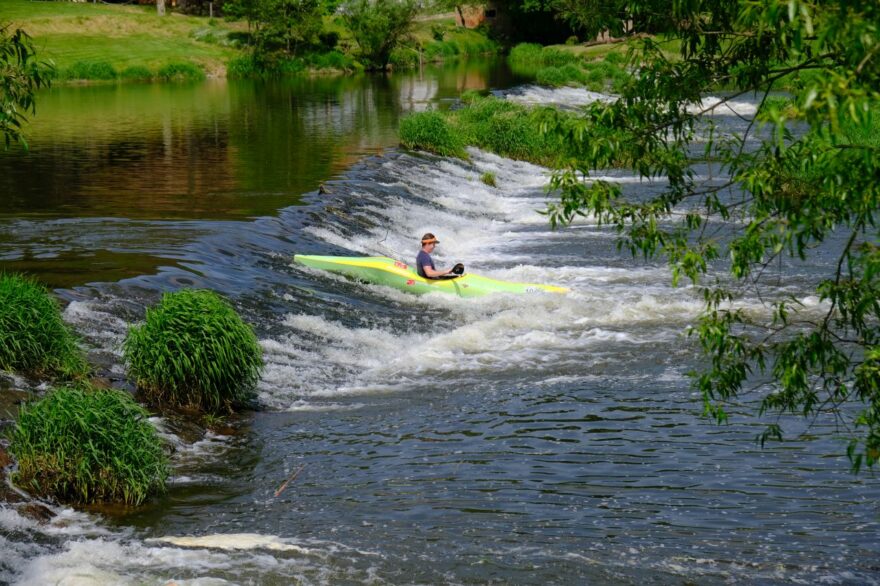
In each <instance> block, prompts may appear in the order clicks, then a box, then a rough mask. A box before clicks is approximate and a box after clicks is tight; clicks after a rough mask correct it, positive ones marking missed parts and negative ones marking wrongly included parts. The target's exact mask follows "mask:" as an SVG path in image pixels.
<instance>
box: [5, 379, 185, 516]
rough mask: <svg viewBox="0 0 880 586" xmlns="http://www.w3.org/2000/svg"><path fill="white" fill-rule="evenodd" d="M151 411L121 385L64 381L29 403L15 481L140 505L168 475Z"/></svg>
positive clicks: (63, 497)
mask: <svg viewBox="0 0 880 586" xmlns="http://www.w3.org/2000/svg"><path fill="white" fill-rule="evenodd" d="M148 416H149V414H148V413H147V412H146V410H144V409H143V407H141V406H139V405H138V404H137V403H135V402H134V400H133V399H132V398H131V396H129V395H128V394H126V393H124V392H122V391H118V390H115V389H86V388H59V389H56V390H53V391H52V392H50V393H49V394H48V395H47V396H46V397H44V398H42V399H40V400H37V401H32V402H29V403H26V404H24V405H23V406H22V408H21V411H20V412H19V416H18V419H17V421H16V424H15V427H14V428H13V430H12V434H11V436H12V437H11V443H10V446H9V451H10V452H11V453H12V454H13V455H14V456H15V457H16V459H17V460H18V470H17V472H16V473H15V474H14V475H13V477H12V478H13V482H15V484H17V485H18V486H20V487H22V488H24V489H26V490H28V491H30V492H32V493H33V494H35V495H38V496H42V497H53V498H56V499H58V500H60V501H63V502H71V503H80V504H85V503H95V502H102V501H111V502H122V503H126V504H132V505H138V504H141V503H142V502H144V500H146V499H147V498H148V497H149V496H150V495H151V494H154V493H157V492H161V491H162V490H164V487H165V479H166V478H167V477H168V462H167V458H166V457H165V453H164V451H163V448H162V443H161V441H160V438H159V437H158V435H157V433H156V430H155V428H153V426H152V425H150V423H149V422H148V421H147V417H148Z"/></svg>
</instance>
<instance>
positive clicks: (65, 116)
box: [0, 65, 880, 584]
mask: <svg viewBox="0 0 880 586" xmlns="http://www.w3.org/2000/svg"><path fill="white" fill-rule="evenodd" d="M517 83H518V81H517V80H514V79H511V78H510V77H509V76H508V75H506V74H505V73H504V71H503V70H499V69H494V68H492V67H491V66H489V65H472V66H469V67H464V66H459V67H457V68H453V69H450V70H441V71H434V72H426V73H425V75H424V79H422V80H419V79H418V78H417V77H414V76H395V77H392V78H390V79H348V80H326V79H320V80H310V81H302V82H289V83H282V84H270V85H268V86H261V85H254V84H241V85H238V84H229V85H226V84H220V85H212V84H206V85H204V86H193V87H153V86H148V87H126V88H67V89H64V90H58V91H57V92H56V93H53V94H52V95H51V96H49V97H47V98H46V99H45V100H44V101H42V102H41V110H40V115H41V116H43V114H45V115H46V118H44V119H41V121H40V122H38V123H37V124H36V125H35V127H34V129H33V137H32V142H33V144H34V148H33V150H32V152H31V153H30V154H28V155H26V156H22V155H5V156H2V157H0V169H2V173H0V177H2V179H0V186H2V189H3V193H4V198H3V200H2V201H3V203H2V204H0V206H2V207H0V210H2V216H0V267H2V268H6V269H16V270H18V269H23V268H26V269H29V270H32V271H34V272H36V273H37V274H38V275H40V276H41V277H43V278H45V279H46V280H47V281H49V282H51V283H52V284H54V285H55V286H58V287H63V289H61V290H60V291H59V293H60V295H61V296H62V297H63V298H64V299H65V300H66V301H68V302H69V304H68V306H67V309H66V311H65V317H66V318H67V319H68V320H69V321H70V322H71V323H73V324H74V325H75V327H76V328H77V329H78V331H79V332H81V333H82V334H83V335H84V336H85V339H86V344H87V346H88V348H89V351H90V356H91V358H92V360H93V361H94V362H95V363H96V364H98V365H99V368H100V370H101V372H102V374H103V375H104V376H106V377H108V378H109V379H110V380H112V381H113V382H114V384H116V385H117V386H120V387H125V386H126V382H125V377H124V371H123V368H122V366H121V360H120V352H119V343H120V342H121V340H122V339H123V338H124V335H125V331H126V327H127V324H129V323H132V322H136V321H138V320H140V319H142V316H143V311H144V308H145V307H146V306H147V305H149V304H152V303H154V302H155V301H156V299H157V298H158V296H159V294H160V293H161V292H163V291H167V290H173V289H176V288H180V287H184V286H200V287H210V288H212V289H215V290H218V291H220V292H221V293H223V294H225V295H227V296H229V297H230V298H231V299H232V300H233V302H234V303H235V304H236V306H237V307H238V308H239V309H240V310H241V312H242V314H243V315H244V316H245V317H246V319H248V320H249V321H250V322H251V323H253V324H254V325H255V328H256V330H257V332H258V335H259V337H260V339H261V344H262V346H263V350H264V356H265V358H266V362H267V368H266V371H265V372H264V375H263V379H262V380H261V382H260V385H259V389H258V390H259V400H260V404H261V405H262V407H263V410H261V411H258V412H255V413H251V414H248V415H245V416H244V417H242V418H240V419H236V420H233V421H231V422H230V426H231V429H229V430H224V431H223V432H222V433H220V432H217V433H210V432H209V433H205V432H204V431H203V430H201V429H199V428H197V427H194V426H192V425H190V424H187V423H186V422H182V421H176V420H173V419H161V418H157V419H156V425H157V426H159V428H160V429H161V430H162V433H163V434H164V435H165V437H166V438H167V439H168V440H169V441H170V442H171V443H172V444H173V445H174V446H175V448H176V452H175V455H174V472H173V478H172V482H171V486H170V491H169V493H168V494H167V495H166V496H165V497H163V498H161V499H158V500H157V501H156V502H154V503H152V504H150V505H149V506H146V507H144V508H142V509H139V510H135V511H123V512H119V511H115V512H75V511H71V510H69V509H64V508H60V507H59V508H56V510H57V511H58V512H59V513H60V516H59V517H58V518H57V519H56V520H55V521H53V522H52V523H50V524H49V525H44V526H41V525H37V524H36V523H34V522H32V521H30V520H28V519H25V518H23V517H22V516H21V515H20V514H19V510H18V508H17V507H18V505H13V504H3V505H0V552H2V553H0V581H9V582H21V583H28V584H44V583H53V582H60V581H62V580H65V579H66V580H70V581H71V583H88V584H92V583H101V584H118V583H129V584H144V583H146V584H165V583H167V582H169V581H172V580H173V581H174V582H175V583H178V584H228V583H232V584H289V583H296V582H301V583H323V584H361V583H376V584H437V583H449V584H474V583H478V584H484V583H505V584H521V583H522V584H525V583H529V584H532V583H534V584H542V583H549V584H587V583H596V584H605V583H610V584H635V583H639V584H682V583H698V584H720V583H755V584H770V583H810V584H812V583H817V582H824V583H829V584H866V583H877V582H878V581H880V564H878V563H877V561H876V560H877V556H878V550H880V544H878V536H880V522H878V507H877V500H878V496H880V490H878V486H877V481H876V478H874V477H873V476H872V475H870V474H862V475H860V476H853V475H851V474H850V473H849V466H848V462H847V461H846V458H845V457H844V456H843V454H844V453H845V442H844V440H843V439H842V438H841V436H839V435H838V433H837V430H835V428H834V427H833V422H826V421H818V422H816V423H815V424H814V425H813V426H812V427H810V428H809V429H806V428H805V426H804V424H803V423H802V422H801V421H800V420H798V419H797V418H792V419H783V421H782V423H783V425H784V426H785V428H786V429H787V430H788V431H789V432H790V434H791V436H792V437H797V435H798V434H799V433H802V432H804V431H805V430H806V431H807V433H806V435H804V436H803V437H800V438H798V439H797V440H796V441H791V442H787V443H783V444H774V445H772V446H770V447H768V448H765V449H761V448H759V447H758V446H756V444H755V442H754V438H755V435H756V434H757V433H759V432H760V431H761V429H762V426H763V425H764V424H766V423H768V421H769V420H759V419H756V418H754V417H753V416H752V415H751V414H752V413H753V411H754V407H755V404H754V402H755V401H757V400H758V399H759V397H757V396H756V397H747V398H746V399H745V400H744V402H743V403H742V404H740V405H735V406H733V407H732V417H731V423H730V424H729V425H725V426H721V427H719V426H716V425H714V424H712V423H710V422H708V421H705V420H703V419H701V418H700V417H699V415H700V410H701V405H700V400H699V397H698V396H696V395H695V393H694V392H693V391H692V389H691V388H690V386H689V383H688V380H687V377H686V372H687V371H688V370H690V369H692V368H694V367H696V366H698V365H699V362H698V356H697V353H696V351H695V349H694V348H693V346H692V344H691V342H689V341H688V340H687V339H686V338H685V337H684V336H683V335H682V331H683V330H684V328H686V327H687V325H688V324H691V323H693V321H694V320H695V319H696V317H697V316H698V315H699V311H700V308H701V303H700V299H699V297H698V295H697V294H696V293H695V292H694V291H692V290H691V289H689V288H686V287H681V288H672V287H671V286H670V284H669V275H668V273H667V272H666V270H665V269H664V268H663V267H661V266H655V265H651V264H644V263H638V262H633V261H632V260H631V259H628V258H626V257H623V256H621V255H620V254H618V253H617V252H616V249H615V246H614V238H613V235H611V234H609V233H608V232H607V231H606V230H605V229H604V228H600V227H598V226H596V225H595V223H594V222H593V221H591V220H589V219H585V220H583V221H581V222H579V223H577V224H576V225H574V226H572V227H571V228H569V229H567V230H564V231H559V232H553V231H550V230H549V228H548V226H547V224H546V218H545V217H543V216H540V215H538V214H537V213H536V210H538V209H541V208H542V207H543V205H544V204H545V203H546V200H547V195H546V194H545V192H544V189H543V188H544V185H545V184H546V178H547V177H546V170H544V169H541V168H538V167H535V166H532V165H528V164H522V163H516V162H513V161H510V160H506V159H502V158H499V157H495V156H492V155H488V154H485V153H480V152H477V151H473V152H472V160H471V161H469V162H462V161H455V160H448V159H442V158H437V157H431V156H427V155H420V154H413V153H404V152H400V151H398V150H396V149H394V148H389V147H393V145H394V144H395V142H396V140H395V129H396V124H397V120H398V117H399V115H400V113H401V112H404V111H407V110H410V109H413V108H424V107H428V106H429V105H431V106H435V105H439V106H440V107H443V106H445V105H448V103H449V101H450V100H451V99H453V98H454V97H455V96H456V95H457V94H458V92H459V91H461V90H462V89H464V88H475V89H495V90H504V89H505V88H507V87H510V86H512V85H516V84H517ZM151 96H152V97H151ZM583 97H584V96H583V95H581V94H578V93H577V92H571V91H569V90H562V91H559V92H551V93H547V92H544V91H542V90H536V89H534V88H529V87H525V88H524V87H517V88H516V89H515V91H514V95H513V99H523V100H526V101H528V100H534V99H536V98H537V99H539V100H541V101H557V102H559V103H560V104H562V105H563V106H566V105H568V106H571V105H573V104H576V103H578V101H579V100H581V99H583ZM752 106H753V105H752ZM743 107H744V108H746V109H748V107H750V104H748V103H745V104H743ZM719 118H722V117H719ZM730 118H731V120H730V122H729V126H730V128H732V129H733V130H735V128H736V124H737V122H736V121H737V120H738V119H737V118H735V117H730ZM721 122H722V123H723V122H724V120H723V119H722V120H721ZM486 172H492V173H494V174H495V175H496V178H497V183H498V188H490V187H487V186H486V185H484V184H483V183H482V182H481V181H480V176H481V175H482V174H483V173H486ZM615 175H616V176H617V177H618V178H619V179H622V180H624V181H627V182H628V187H627V189H628V190H630V192H631V193H633V194H639V193H644V192H646V191H650V190H655V189H657V188H658V184H657V183H653V184H651V183H641V182H638V181H637V180H636V178H635V177H633V176H631V174H629V173H628V172H625V171H622V172H621V171H618V172H615ZM321 183H323V184H324V191H325V193H323V194H318V193H317V192H316V191H315V190H316V189H317V187H318V185H319V184H321ZM5 194H10V195H12V197H9V198H7V197H6V195H5ZM426 231H432V232H434V233H437V234H438V235H439V236H440V238H441V241H442V243H441V245H440V247H439V249H438V253H439V254H438V260H440V261H441V262H442V263H444V264H447V263H449V262H452V261H454V260H462V261H464V262H465V263H466V264H467V265H468V267H469V270H472V271H474V272H478V273H481V274H487V275H490V276H494V277H498V278H502V279H510V280H519V281H533V282H548V283H557V284H561V285H565V286H567V287H570V288H571V289H572V293H571V294H569V295H567V296H556V295H538V296H534V297H508V296H499V297H491V298H487V299H473V300H461V299H453V298H447V297H443V296H442V295H441V296H437V297H432V296H429V297H423V298H416V297H412V296H407V295H405V294H403V293H398V292H396V291H389V290H386V289H383V288H380V287H374V286H366V285H361V284H356V283H351V282H348V281H345V280H343V279H339V278H336V277H333V276H331V275H327V274H322V273H319V272H314V271H310V270H306V269H302V268H300V267H297V266H292V265H291V262H290V259H291V256H292V254H294V253H300V252H301V253H320V254H391V255H397V256H400V257H401V258H403V259H404V260H408V259H409V256H412V255H413V254H414V253H415V245H414V243H415V242H416V241H417V238H418V236H419V235H420V234H421V233H423V232H426ZM826 260H827V259H824V257H823V256H821V255H820V257H819V259H818V261H816V262H815V263H813V264H809V265H804V266H800V267H798V268H797V270H789V271H788V273H787V274H786V278H785V279H779V281H778V282H777V283H776V285H775V286H774V287H775V289H774V291H773V293H774V294H791V295H794V296H795V297H796V298H798V299H800V300H801V301H802V302H803V303H804V304H805V306H806V308H807V311H815V312H816V314H817V315H821V313H822V311H823V306H822V305H821V304H820V303H819V301H818V300H817V299H815V298H814V297H812V296H811V294H810V290H809V287H808V284H809V283H810V282H811V281H812V280H815V277H816V275H817V274H819V271H820V270H821V269H822V265H823V263H824V262H825V261H826ZM737 303H738V304H740V305H741V306H742V307H743V308H744V309H745V310H747V311H749V312H752V313H754V314H756V315H761V314H763V313H766V312H767V311H768V310H767V308H766V307H765V306H764V305H763V303H762V301H761V300H760V299H757V298H752V297H749V296H747V295H746V296H743V297H742V298H741V299H739V300H738V301H737ZM12 382H13V384H15V385H17V386H27V382H26V381H12ZM297 471H299V474H298V475H297V476H296V478H295V480H293V481H292V482H291V483H290V484H289V485H288V486H287V488H286V489H285V490H284V491H283V492H282V493H281V494H280V495H279V496H277V497H276V496H274V493H275V491H276V490H277V489H278V488H279V487H280V486H281V484H282V483H283V482H284V481H285V479H288V478H290V477H291V475H293V474H294V473H296V472H297Z"/></svg>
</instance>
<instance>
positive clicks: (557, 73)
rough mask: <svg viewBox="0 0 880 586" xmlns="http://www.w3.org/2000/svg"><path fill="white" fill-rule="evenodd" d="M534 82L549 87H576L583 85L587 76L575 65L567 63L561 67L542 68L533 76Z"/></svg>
mask: <svg viewBox="0 0 880 586" xmlns="http://www.w3.org/2000/svg"><path fill="white" fill-rule="evenodd" d="M535 81H536V82H538V84H539V85H545V86H549V87H562V86H566V85H575V86H578V85H584V83H585V82H586V81H587V74H586V72H585V71H584V70H583V69H581V68H580V67H578V66H577V65H573V64H571V63H569V64H568V65H563V66H562V67H542V68H541V69H539V70H538V73H537V74H536V75H535Z"/></svg>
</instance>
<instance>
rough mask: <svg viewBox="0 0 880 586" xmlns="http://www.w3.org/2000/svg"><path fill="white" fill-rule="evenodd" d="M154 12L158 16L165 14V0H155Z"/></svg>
mask: <svg viewBox="0 0 880 586" xmlns="http://www.w3.org/2000/svg"><path fill="white" fill-rule="evenodd" d="M156 12H158V13H159V16H165V0H156Z"/></svg>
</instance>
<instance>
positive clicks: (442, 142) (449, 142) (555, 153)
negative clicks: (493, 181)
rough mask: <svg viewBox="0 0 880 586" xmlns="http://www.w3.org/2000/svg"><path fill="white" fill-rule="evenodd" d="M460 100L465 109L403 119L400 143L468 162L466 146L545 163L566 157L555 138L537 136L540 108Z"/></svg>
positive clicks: (472, 96)
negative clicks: (466, 159)
mask: <svg viewBox="0 0 880 586" xmlns="http://www.w3.org/2000/svg"><path fill="white" fill-rule="evenodd" d="M462 99H463V101H464V102H465V105H464V107H462V108H460V109H458V110H450V111H448V112H434V111H430V112H420V113H415V114H410V115H409V116H407V117H405V118H403V119H402V120H401V123H400V141H401V145H403V146H404V147H406V148H410V149H418V150H424V151H427V152H432V153H436V154H439V155H444V156H456V157H461V158H466V154H465V153H466V151H465V150H464V147H465V146H468V145H469V146H476V147H479V148H481V149H483V150H487V151H490V152H493V153H496V154H499V155H502V156H505V157H509V158H512V159H517V160H522V161H530V162H533V163H538V164H544V165H549V164H552V163H554V162H556V161H558V160H559V158H560V157H565V156H568V155H569V153H568V152H567V150H566V148H565V145H564V144H563V143H562V142H561V141H560V140H559V139H558V138H552V137H548V136H545V135H544V134H543V133H542V132H541V128H540V127H541V120H542V117H543V116H544V115H545V110H544V109H542V108H533V109H531V108H527V107H525V106H522V105H519V104H515V103H513V102H509V101H507V100H502V99H498V98H495V97H493V96H488V97H480V96H478V95H476V94H465V95H463V96H462ZM559 115H560V116H574V115H575V114H566V113H560V114H559Z"/></svg>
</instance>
